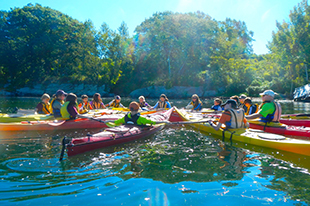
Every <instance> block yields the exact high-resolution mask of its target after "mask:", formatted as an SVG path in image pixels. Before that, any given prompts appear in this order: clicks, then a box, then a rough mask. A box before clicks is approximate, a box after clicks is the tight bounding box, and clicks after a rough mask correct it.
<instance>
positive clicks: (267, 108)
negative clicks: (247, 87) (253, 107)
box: [258, 102, 276, 117]
mask: <svg viewBox="0 0 310 206" xmlns="http://www.w3.org/2000/svg"><path fill="white" fill-rule="evenodd" d="M275 110H276V107H275V106H274V103H273V102H267V103H265V104H264V105H263V106H262V108H261V109H260V110H259V111H258V113H259V114H261V115H262V116H263V117H267V115H268V114H273V113H274V111H275Z"/></svg>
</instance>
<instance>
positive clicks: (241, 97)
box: [239, 94, 247, 113]
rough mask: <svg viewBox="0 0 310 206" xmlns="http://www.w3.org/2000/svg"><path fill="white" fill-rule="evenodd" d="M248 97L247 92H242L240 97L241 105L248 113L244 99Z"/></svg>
mask: <svg viewBox="0 0 310 206" xmlns="http://www.w3.org/2000/svg"><path fill="white" fill-rule="evenodd" d="M246 98H247V96H246V95H245V94H241V95H240V97H239V101H240V105H239V107H240V108H242V109H244V112H245V113H247V107H246V106H245V105H244V100H245V99H246Z"/></svg>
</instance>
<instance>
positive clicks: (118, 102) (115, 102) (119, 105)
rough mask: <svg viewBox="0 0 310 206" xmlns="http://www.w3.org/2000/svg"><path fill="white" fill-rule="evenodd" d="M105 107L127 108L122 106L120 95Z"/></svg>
mask: <svg viewBox="0 0 310 206" xmlns="http://www.w3.org/2000/svg"><path fill="white" fill-rule="evenodd" d="M105 106H106V107H112V108H125V107H124V105H122V103H121V97H120V96H119V95H116V96H115V98H114V99H113V100H112V101H111V102H109V104H106V105H105Z"/></svg>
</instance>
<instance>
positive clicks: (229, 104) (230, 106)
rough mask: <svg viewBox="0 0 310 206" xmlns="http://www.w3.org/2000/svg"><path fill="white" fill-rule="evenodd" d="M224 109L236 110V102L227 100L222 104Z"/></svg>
mask: <svg viewBox="0 0 310 206" xmlns="http://www.w3.org/2000/svg"><path fill="white" fill-rule="evenodd" d="M222 107H224V109H238V106H237V102H236V101H235V100H234V99H228V100H227V101H226V102H225V103H224V104H222Z"/></svg>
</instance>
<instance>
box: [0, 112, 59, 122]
mask: <svg viewBox="0 0 310 206" xmlns="http://www.w3.org/2000/svg"><path fill="white" fill-rule="evenodd" d="M49 119H54V116H53V115H45V114H29V115H23V114H4V113H0V123H9V122H21V121H35V120H49Z"/></svg>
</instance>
